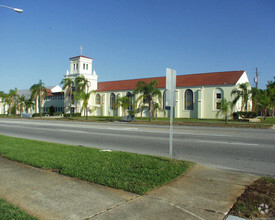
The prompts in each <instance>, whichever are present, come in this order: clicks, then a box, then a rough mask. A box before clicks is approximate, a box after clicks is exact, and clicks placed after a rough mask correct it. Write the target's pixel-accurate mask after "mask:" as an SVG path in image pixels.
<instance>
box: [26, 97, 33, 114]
mask: <svg viewBox="0 0 275 220" xmlns="http://www.w3.org/2000/svg"><path fill="white" fill-rule="evenodd" d="M34 106H35V103H34V102H33V100H32V99H31V98H30V99H27V100H25V108H26V113H28V110H29V109H31V108H32V107H34Z"/></svg>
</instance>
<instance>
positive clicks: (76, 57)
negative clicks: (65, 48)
mask: <svg viewBox="0 0 275 220" xmlns="http://www.w3.org/2000/svg"><path fill="white" fill-rule="evenodd" d="M80 57H83V58H88V59H91V60H92V59H93V58H91V57H86V56H82V55H80V56H76V57H71V58H69V59H70V60H73V59H76V58H80Z"/></svg>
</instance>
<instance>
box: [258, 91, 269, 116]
mask: <svg viewBox="0 0 275 220" xmlns="http://www.w3.org/2000/svg"><path fill="white" fill-rule="evenodd" d="M259 96H260V100H259V105H260V106H261V108H262V111H263V112H264V120H265V119H266V116H267V111H268V109H269V107H270V106H271V99H270V96H269V95H268V92H267V90H261V93H260V95H259Z"/></svg>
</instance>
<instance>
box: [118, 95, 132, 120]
mask: <svg viewBox="0 0 275 220" xmlns="http://www.w3.org/2000/svg"><path fill="white" fill-rule="evenodd" d="M129 103H130V97H127V96H123V97H119V98H118V99H117V101H116V104H115V107H122V111H123V116H125V113H126V109H127V108H130V104H129Z"/></svg>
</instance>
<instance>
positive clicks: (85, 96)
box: [75, 75, 95, 120]
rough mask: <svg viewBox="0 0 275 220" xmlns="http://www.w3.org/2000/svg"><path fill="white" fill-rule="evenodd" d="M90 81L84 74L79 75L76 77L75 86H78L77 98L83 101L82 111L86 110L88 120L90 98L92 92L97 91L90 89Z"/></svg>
mask: <svg viewBox="0 0 275 220" xmlns="http://www.w3.org/2000/svg"><path fill="white" fill-rule="evenodd" d="M89 86H90V82H89V80H88V79H86V78H85V77H84V76H82V75H81V76H78V77H76V78H75V88H76V92H77V94H76V99H78V100H80V101H83V103H82V107H81V112H82V111H83V110H84V109H86V110H85V114H86V120H88V105H89V99H90V96H91V94H92V93H95V91H89Z"/></svg>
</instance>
